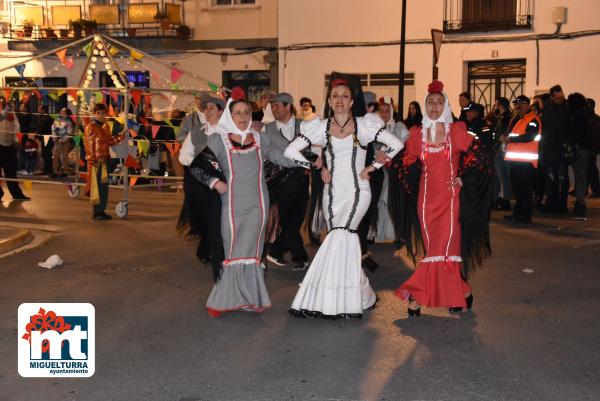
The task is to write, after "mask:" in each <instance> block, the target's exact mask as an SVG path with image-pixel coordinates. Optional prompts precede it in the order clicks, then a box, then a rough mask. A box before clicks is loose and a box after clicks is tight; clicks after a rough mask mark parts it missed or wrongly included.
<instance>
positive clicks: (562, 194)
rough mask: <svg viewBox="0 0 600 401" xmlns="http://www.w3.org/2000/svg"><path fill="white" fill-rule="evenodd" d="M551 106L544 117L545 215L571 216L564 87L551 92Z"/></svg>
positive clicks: (548, 104)
mask: <svg viewBox="0 0 600 401" xmlns="http://www.w3.org/2000/svg"><path fill="white" fill-rule="evenodd" d="M550 99H551V100H550V102H548V103H547V104H545V105H544V113H543V115H542V131H543V135H542V142H541V153H542V157H543V161H542V164H543V165H544V170H545V177H546V194H547V197H546V204H545V205H543V207H542V209H543V210H544V211H548V212H553V213H560V214H564V213H567V198H568V193H569V176H568V164H567V162H566V161H565V159H564V154H565V147H566V144H567V137H568V133H569V121H570V117H571V116H570V111H569V106H568V105H567V102H566V99H565V95H564V93H563V90H562V88H561V87H560V85H554V86H553V87H552V88H550Z"/></svg>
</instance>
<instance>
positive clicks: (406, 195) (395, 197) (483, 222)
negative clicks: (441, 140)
mask: <svg viewBox="0 0 600 401" xmlns="http://www.w3.org/2000/svg"><path fill="white" fill-rule="evenodd" d="M404 154H405V151H404V150H403V151H402V152H400V153H399V154H398V155H396V157H395V158H394V160H393V161H392V165H391V170H392V171H391V174H390V176H391V177H397V178H398V179H395V180H394V179H390V183H389V185H390V186H389V211H390V216H391V218H392V221H393V222H394V229H395V231H396V236H397V237H398V239H401V240H403V241H404V242H405V244H406V248H407V250H408V254H409V255H410V256H411V258H412V260H413V262H414V263H416V261H417V257H418V256H422V255H424V253H425V250H424V243H423V238H422V236H421V226H420V223H419V218H418V214H417V203H418V197H419V184H420V179H421V161H420V160H417V161H416V162H415V163H413V164H411V165H409V166H405V165H404V164H403V159H404ZM493 167H494V166H493V160H492V159H491V158H490V156H489V152H487V151H485V149H483V147H482V146H481V144H480V143H479V141H477V140H474V141H473V142H472V143H471V146H470V147H469V149H468V150H467V152H465V153H463V155H462V157H461V161H460V165H459V172H458V175H459V177H460V178H461V180H462V188H461V191H460V225H461V257H462V260H463V263H462V275H463V277H464V278H465V279H466V278H467V277H468V273H469V271H470V270H473V269H475V268H476V267H478V266H479V265H480V264H481V263H482V261H483V259H484V258H485V257H487V256H489V255H490V254H491V253H492V247H491V243H490V229H489V223H490V212H491V207H492V200H493V189H494V180H493V178H494V175H493V171H494V168H493Z"/></svg>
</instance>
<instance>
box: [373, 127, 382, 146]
mask: <svg viewBox="0 0 600 401" xmlns="http://www.w3.org/2000/svg"><path fill="white" fill-rule="evenodd" d="M384 128H385V127H381V128H379V131H377V133H376V134H375V138H374V139H373V142H379V134H381V133H382V132H383V130H384Z"/></svg>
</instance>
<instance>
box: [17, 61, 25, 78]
mask: <svg viewBox="0 0 600 401" xmlns="http://www.w3.org/2000/svg"><path fill="white" fill-rule="evenodd" d="M25 67H26V66H25V64H19V65H18V66H16V67H15V70H17V73H18V74H19V76H20V77H21V79H23V78H24V77H23V74H24V73H25Z"/></svg>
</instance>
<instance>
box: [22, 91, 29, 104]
mask: <svg viewBox="0 0 600 401" xmlns="http://www.w3.org/2000/svg"><path fill="white" fill-rule="evenodd" d="M30 97H31V93H29V92H25V93H23V98H22V99H21V103H23V104H27V103H28V102H29V98H30Z"/></svg>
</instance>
